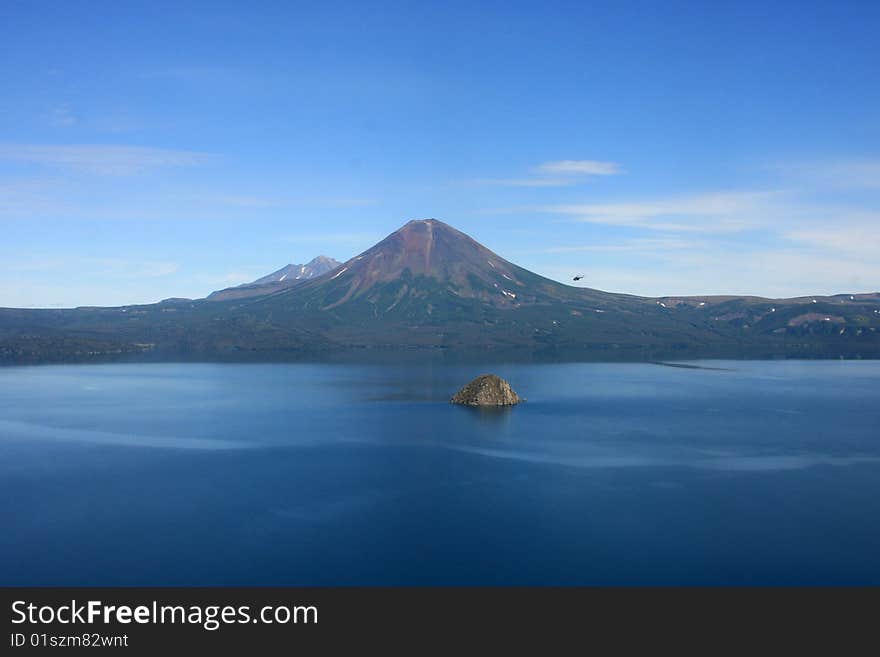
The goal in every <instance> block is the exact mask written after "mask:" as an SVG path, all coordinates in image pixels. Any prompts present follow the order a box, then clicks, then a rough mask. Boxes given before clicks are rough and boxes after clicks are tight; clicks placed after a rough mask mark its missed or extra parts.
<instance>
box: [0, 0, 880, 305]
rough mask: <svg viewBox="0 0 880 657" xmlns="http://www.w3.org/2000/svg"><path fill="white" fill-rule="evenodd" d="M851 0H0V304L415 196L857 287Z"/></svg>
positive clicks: (306, 254) (868, 184)
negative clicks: (247, 0)
mask: <svg viewBox="0 0 880 657" xmlns="http://www.w3.org/2000/svg"><path fill="white" fill-rule="evenodd" d="M878 24H880V4H878V3H876V2H864V3H859V2H821V3H819V2H807V1H801V2H782V1H780V2H774V3H767V2H736V3H732V2H731V3H714V2H713V3H707V2H656V3H651V2H634V3H628V2H608V3H600V2H582V1H581V2H540V3H539V2H449V1H446V2H421V3H420V2H401V3H385V2H371V3H366V2H327V1H324V2H314V3H306V2H256V1H255V2H251V3H223V2H218V1H216V0H215V1H212V2H160V1H155V0H154V1H152V2H145V3H138V2H124V3H122V2H106V3H104V2H94V1H93V2H77V1H75V0H71V1H68V2H63V3H58V2H45V3H43V2H39V1H36V0H28V1H23V2H17V1H15V0H6V1H5V2H3V3H0V82H2V90H0V230H2V235H3V239H2V240H0V306H41V307H42V306H46V307H54V306H73V305H90V304H101V305H104V304H106V305H112V304H123V303H129V302H149V301H156V300H159V299H162V298H165V297H170V296H190V297H200V296H204V295H206V294H207V293H208V292H210V291H211V290H214V289H218V288H222V287H225V286H228V285H231V284H237V283H241V282H245V281H248V280H252V279H254V278H257V277H259V276H261V275H263V274H265V273H268V272H269V271H272V270H274V269H277V268H278V267H280V266H282V265H284V264H286V263H289V262H304V261H306V260H309V259H311V258H312V257H313V256H315V255H317V254H326V255H330V256H333V257H335V258H338V259H340V260H343V259H346V258H348V257H350V256H352V255H355V254H357V253H358V252H360V251H362V250H363V249H365V248H367V247H369V246H371V245H372V244H373V243H374V242H376V241H378V240H379V239H381V238H382V237H383V236H385V235H386V234H388V233H389V232H391V231H393V230H395V229H396V228H398V227H399V226H400V225H402V224H403V223H405V222H406V221H407V220H409V219H412V218H424V217H436V218H439V219H442V220H445V221H447V222H449V223H451V224H452V225H454V226H456V227H457V228H459V229H461V230H464V231H465V232H467V233H469V234H471V235H472V236H473V237H475V238H476V239H478V240H480V241H481V242H483V243H484V244H485V245H487V246H488V247H489V248H492V249H493V250H495V251H496V252H497V253H499V254H500V255H502V256H503V257H506V258H508V259H509V260H512V261H514V262H516V263H518V264H521V265H523V266H525V267H528V268H529V269H532V270H534V271H536V272H538V273H541V274H544V275H546V276H549V277H551V278H556V279H558V280H562V281H568V282H570V279H571V277H572V276H573V275H574V274H584V280H583V281H581V283H580V284H586V285H587V286H590V287H598V288H601V289H606V290H611V291H622V292H631V293H637V294H646V295H660V294H702V293H706V294H710V293H737V294H745V293H748V294H760V295H770V296H791V295H800V294H811V293H816V294H820V293H835V292H854V291H875V290H878V289H880V206H878V201H880V83H878V77H877V71H878V70H880V46H878V43H880V40H878V38H877V34H876V26H877V25H878Z"/></svg>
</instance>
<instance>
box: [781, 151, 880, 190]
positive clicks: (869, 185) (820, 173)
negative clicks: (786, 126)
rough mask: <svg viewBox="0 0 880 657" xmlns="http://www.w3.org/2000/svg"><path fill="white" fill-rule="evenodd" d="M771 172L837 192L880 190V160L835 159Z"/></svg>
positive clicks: (784, 165)
mask: <svg viewBox="0 0 880 657" xmlns="http://www.w3.org/2000/svg"><path fill="white" fill-rule="evenodd" d="M771 169H773V170H775V171H777V172H779V173H782V174H783V175H784V176H787V177H790V178H794V179H796V180H800V181H803V182H807V183H809V184H810V185H813V186H816V185H818V186H821V187H826V188H837V189H880V159H877V158H855V159H835V160H827V161H822V162H818V161H817V162H806V163H804V162H801V163H793V164H792V163H788V164H777V165H774V166H773V167H771Z"/></svg>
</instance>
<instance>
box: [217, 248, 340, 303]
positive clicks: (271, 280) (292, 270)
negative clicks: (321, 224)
mask: <svg viewBox="0 0 880 657" xmlns="http://www.w3.org/2000/svg"><path fill="white" fill-rule="evenodd" d="M340 264H341V263H340V262H338V261H337V260H334V259H333V258H330V257H328V256H324V255H319V256H317V257H315V258H312V259H311V260H309V262H307V263H306V264H304V265H293V264H290V265H285V266H284V267H282V268H281V269H279V270H278V271H273V272H272V273H271V274H268V275H267V276H263V277H262V278H258V279H257V280H255V281H252V282H251V283H245V284H244V285H239V286H237V287H230V288H226V289H225V290H218V291H217V292H212V293H211V294H210V295H208V298H209V299H211V300H212V301H223V300H227V299H241V298H245V297H254V296H262V295H264V294H270V293H272V292H277V291H278V290H282V289H285V288H289V287H294V286H296V285H299V284H300V283H304V282H306V281H308V280H311V279H313V278H316V277H318V276H321V275H322V274H325V273H327V272H328V271H332V270H334V269H336V268H337V267H339V265H340Z"/></svg>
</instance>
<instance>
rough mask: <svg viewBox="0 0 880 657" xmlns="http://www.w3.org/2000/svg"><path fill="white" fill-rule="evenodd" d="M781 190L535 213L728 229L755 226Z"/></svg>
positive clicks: (647, 224) (549, 207) (657, 225)
mask: <svg viewBox="0 0 880 657" xmlns="http://www.w3.org/2000/svg"><path fill="white" fill-rule="evenodd" d="M782 194H783V192H779V191H772V192H752V191H744V192H742V191H741V192H721V193H714V194H702V195H696V196H682V197H673V198H665V199H656V200H646V201H623V202H614V203H585V204H567V205H545V206H539V207H537V208H532V209H533V210H535V211H538V212H545V213H550V214H560V215H570V216H572V217H573V220H574V221H578V222H583V223H591V224H609V225H613V226H633V227H639V228H648V229H651V230H663V231H687V232H690V231H696V232H731V231H738V230H743V229H745V228H749V227H754V226H755V225H756V219H757V218H758V217H759V216H760V217H761V218H763V217H766V216H767V214H768V210H769V208H770V205H771V204H772V203H773V201H774V200H775V199H778V198H779V197H780V196H781V195H782Z"/></svg>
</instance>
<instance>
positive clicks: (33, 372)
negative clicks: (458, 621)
mask: <svg viewBox="0 0 880 657" xmlns="http://www.w3.org/2000/svg"><path fill="white" fill-rule="evenodd" d="M699 365H702V366H704V367H706V368H717V369H685V368H674V367H667V366H663V365H655V364H620V363H617V364H612V363H589V364H587V363H585V364H547V365H543V364H541V365H539V364H527V365H523V364H517V365H497V364H495V365H492V366H491V367H481V366H479V365H446V364H436V363H435V364H406V365H385V366H380V365H328V364H271V365H265V364H132V365H94V366H93V365H70V366H42V367H21V368H3V369H0V527H2V531H0V584H3V585H198V584H201V585H348V584H350V585H373V584H378V585H401V584H402V585H421V584H430V585H458V584H481V585H482V584H501V585H515V584H516V585H536V584H537V585H550V584H563V585H569V584H571V585H574V584H602V585H639V584H648V585H659V584H682V585H714V584H733V585H748V584H763V585H781V584H795V585H801V584H821V585H825V584H828V585H831V584H874V585H876V584H880V362H877V361H864V362H862V361H846V362H838V361H768V362H761V361H746V362H741V361H735V362H734V361H724V362H720V361H716V362H703V363H699ZM484 371H492V372H495V373H497V374H499V375H501V376H503V377H505V378H507V379H508V380H509V381H510V382H511V384H512V385H513V387H514V388H515V389H516V390H517V392H518V393H519V394H520V395H521V396H523V397H525V398H526V399H527V401H526V403H524V404H522V405H520V406H518V407H515V408H512V409H509V410H505V411H496V412H481V411H479V410H475V409H469V408H462V407H457V406H452V405H450V404H448V403H447V400H448V398H449V397H450V396H451V394H452V393H454V392H455V390H456V389H457V388H459V387H460V386H461V385H463V384H464V383H466V382H467V381H469V380H470V379H471V378H473V377H474V376H475V375H477V374H480V373H482V372H484Z"/></svg>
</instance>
